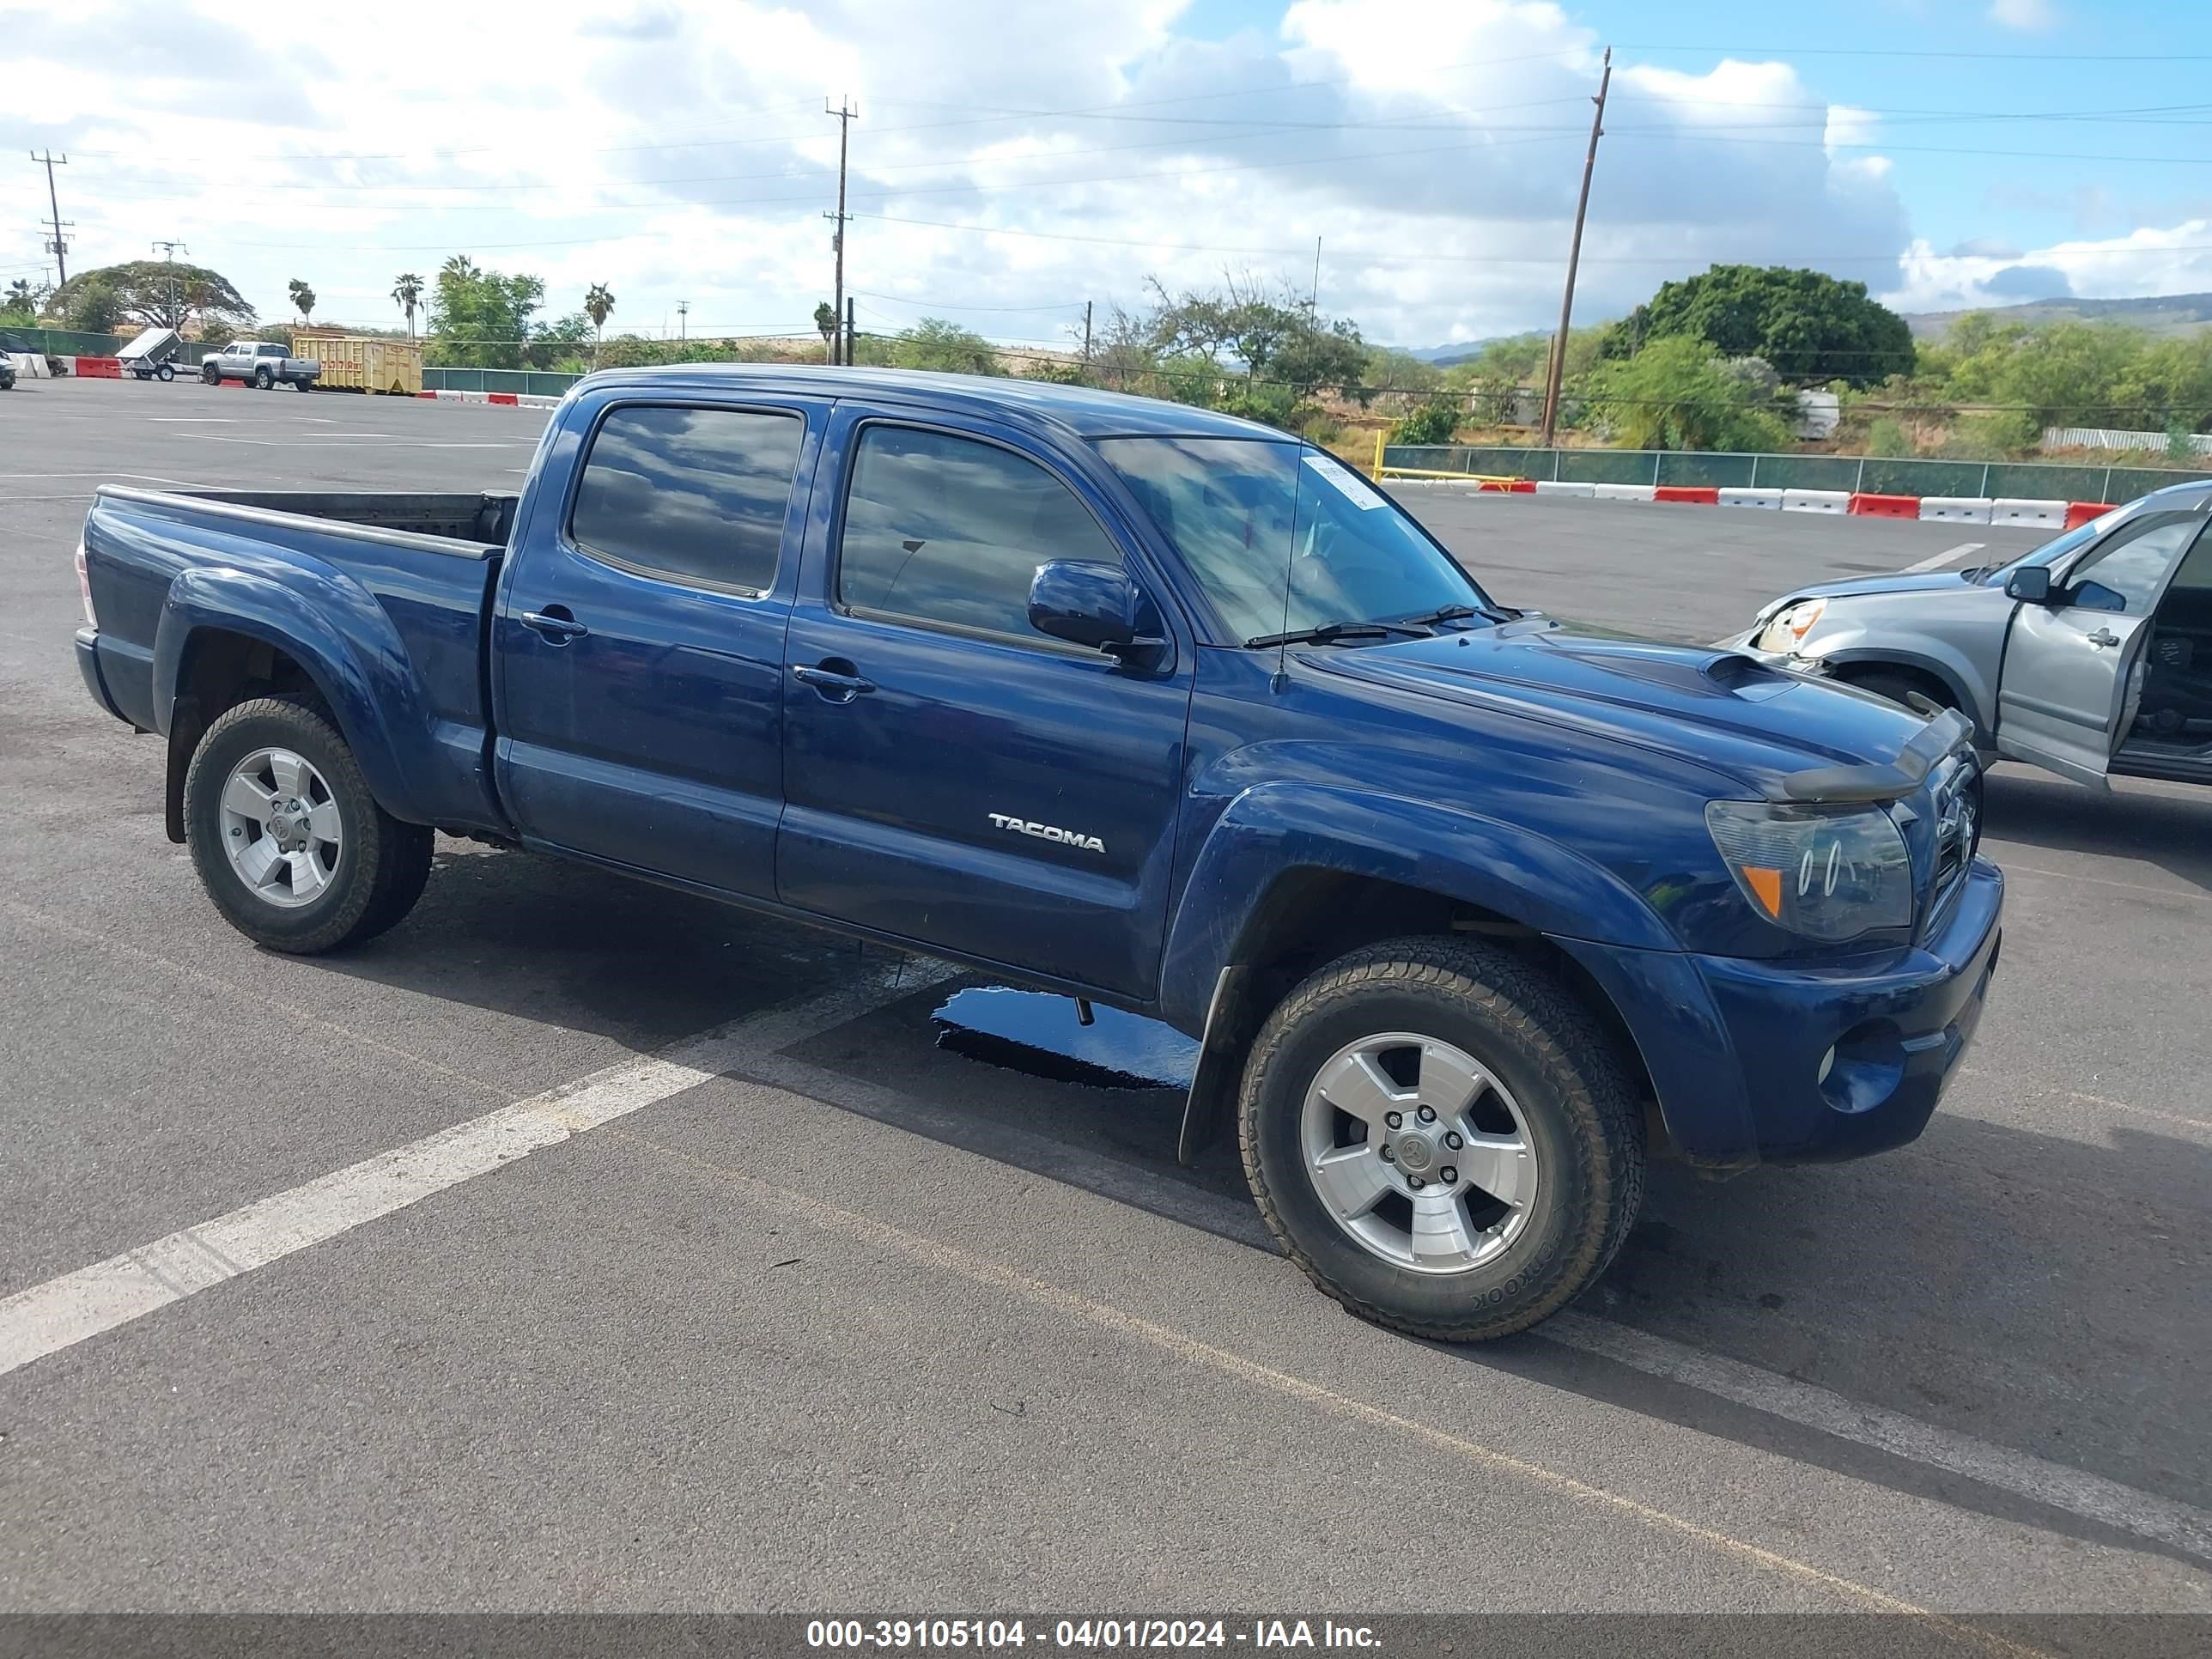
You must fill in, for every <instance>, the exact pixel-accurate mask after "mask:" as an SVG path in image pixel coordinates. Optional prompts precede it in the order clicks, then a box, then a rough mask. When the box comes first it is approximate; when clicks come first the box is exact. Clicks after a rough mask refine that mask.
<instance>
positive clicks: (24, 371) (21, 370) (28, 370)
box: [8, 351, 53, 380]
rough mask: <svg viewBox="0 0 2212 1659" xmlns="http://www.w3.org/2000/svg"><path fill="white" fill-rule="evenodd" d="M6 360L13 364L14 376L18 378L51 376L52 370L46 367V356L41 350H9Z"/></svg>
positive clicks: (42, 378)
mask: <svg viewBox="0 0 2212 1659" xmlns="http://www.w3.org/2000/svg"><path fill="white" fill-rule="evenodd" d="M8 361H9V362H11V363H13V364H15V378H16V379H17V380H51V379H52V378H53V374H52V370H50V369H49V368H47V367H46V353H44V352H43V351H11V352H9V354H8Z"/></svg>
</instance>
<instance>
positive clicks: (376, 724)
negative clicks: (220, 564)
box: [154, 567, 434, 823]
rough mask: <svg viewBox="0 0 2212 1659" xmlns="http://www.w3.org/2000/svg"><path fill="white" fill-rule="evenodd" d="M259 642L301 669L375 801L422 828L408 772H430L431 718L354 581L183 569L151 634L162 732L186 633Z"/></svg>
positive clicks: (386, 621) (373, 606)
mask: <svg viewBox="0 0 2212 1659" xmlns="http://www.w3.org/2000/svg"><path fill="white" fill-rule="evenodd" d="M210 630H219V631H221V632H223V633H228V634H235V635H242V636H244V637H245V638H247V639H252V640H258V641H261V642H262V643H264V644H265V645H268V646H270V647H273V648H274V649H276V650H277V651H281V652H283V653H284V654H285V655H286V656H288V657H289V658H291V659H293V660H294V661H295V662H296V663H298V664H299V665H300V666H301V670H302V671H304V672H305V673H306V674H307V678H308V679H309V680H310V681H312V682H313V684H314V688H315V690H316V691H317V692H318V693H319V695H320V696H321V697H322V700H323V702H324V703H325V705H326V706H327V707H328V708H329V709H330V711H331V718H332V719H333V720H336V721H337V727H338V730H339V732H340V733H341V734H343V737H344V738H345V740H346V744H347V746H348V747H349V748H350V749H351V750H353V751H354V756H355V758H356V759H357V760H358V761H359V762H360V763H361V769H362V772H363V773H364V774H365V775H367V777H368V783H369V788H370V789H371V790H372V791H373V792H374V794H375V796H376V800H377V804H378V805H380V806H382V807H383V808H384V810H385V811H387V812H389V813H391V814H392V817H396V818H401V819H404V820H405V821H407V822H409V823H425V822H427V821H428V820H427V819H426V818H424V817H422V814H421V813H420V811H418V810H417V802H416V797H415V791H414V789H413V788H412V787H411V786H410V783H409V781H408V780H409V778H410V775H413V776H421V775H434V774H433V773H432V772H431V771H430V767H431V763H432V756H433V753H434V750H433V738H432V736H431V730H430V720H429V717H428V712H427V710H426V709H425V708H424V707H423V704H422V697H421V696H420V695H419V693H418V691H417V690H416V683H415V674H414V668H413V665H412V664H411V663H410V661H409V659H408V656H407V651H406V647H405V646H404V644H403V643H402V642H401V640H400V637H399V632H398V629H396V628H394V627H393V626H392V619H391V618H390V617H387V616H386V615H385V613H384V610H383V607H382V606H380V605H378V604H377V602H376V600H375V599H374V596H373V595H371V594H370V593H369V592H368V589H366V588H364V587H362V586H361V585H360V584H359V583H358V582H355V581H351V580H347V579H345V578H344V577H343V576H337V577H335V579H333V578H332V577H319V579H318V580H316V582H315V586H314V591H313V593H312V594H310V593H307V592H302V591H301V590H300V589H298V588H295V587H292V586H288V585H287V584H285V583H284V582H282V581H279V580H276V579H275V578H273V577H272V576H270V575H269V574H266V573H264V572H261V571H255V570H240V569H237V568H212V567H210V568H200V569H192V570H187V571H185V572H183V573H181V574H179V576H178V577H177V579H176V580H174V581H173V582H172V583H171V584H170V585H169V592H168V599H167V603H166V604H165V605H164V606H163V607H162V611H161V622H160V623H159V624H158V625H157V627H156V629H155V635H154V716H155V722H156V724H157V725H158V726H159V727H160V729H161V732H163V733H164V734H165V735H166V734H167V732H169V730H170V727H171V726H172V725H173V714H174V710H175V706H176V703H177V701H178V692H179V681H180V678H181V676H182V674H183V671H184V667H185V661H186V659H187V658H188V655H189V653H190V651H191V642H192V639H193V636H194V635H197V634H200V633H203V632H206V631H210Z"/></svg>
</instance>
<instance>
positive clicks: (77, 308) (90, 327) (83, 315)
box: [60, 273, 124, 334]
mask: <svg viewBox="0 0 2212 1659" xmlns="http://www.w3.org/2000/svg"><path fill="white" fill-rule="evenodd" d="M94 275H95V277H96V276H97V273H94ZM66 286H67V287H68V288H69V289H70V290H71V291H70V294H69V295H68V298H67V299H66V300H64V301H63V302H62V304H61V307H60V309H61V313H62V324H63V326H64V327H66V328H72V329H75V330H76V331H78V332H79V333H82V334H105V333H106V332H107V331H109V330H111V329H112V328H113V327H114V326H115V325H116V324H118V323H119V322H121V321H122V320H123V318H124V309H123V297H122V295H119V294H118V293H117V292H116V291H115V289H114V288H113V287H112V285H111V284H109V283H103V282H100V281H97V280H93V281H88V282H86V283H82V284H80V283H76V281H75V279H74V278H72V279H71V281H70V283H68V284H67V285H66Z"/></svg>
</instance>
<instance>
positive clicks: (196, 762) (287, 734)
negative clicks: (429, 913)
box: [185, 696, 433, 956]
mask: <svg viewBox="0 0 2212 1659" xmlns="http://www.w3.org/2000/svg"><path fill="white" fill-rule="evenodd" d="M270 747H283V748H285V749H289V750H294V751H295V752H296V753H297V754H299V755H300V756H301V757H302V758H303V759H305V760H307V762H308V763H310V764H312V765H313V767H314V768H315V769H316V770H317V771H319V772H320V773H321V774H322V775H323V778H324V780H325V782H326V784H327V785H328V786H329V789H330V793H331V798H332V799H334V800H335V801H336V802H337V806H338V811H339V813H340V816H341V817H342V819H343V823H344V824H345V830H346V833H345V836H344V839H343V841H342V842H340V843H339V851H338V859H337V865H336V866H334V868H333V870H332V872H331V881H330V886H329V888H328V890H326V891H325V892H324V893H322V894H320V895H319V896H317V897H316V898H315V899H313V901H311V902H308V903H306V904H303V905H301V906H299V907H298V908H283V907H280V906H277V905H275V904H271V903H270V902H267V901H265V900H263V899H260V898H257V897H256V896H254V895H253V894H252V892H250V891H249V890H247V888H246V884H245V883H244V882H243V881H241V880H240V878H239V875H238V873H237V872H236V871H234V869H232V867H231V865H230V860H229V858H228V855H227V854H225V853H224V851H223V848H222V812H221V805H222V790H223V786H224V784H225V783H226V782H227V781H228V779H229V777H230V774H231V769H232V768H233V767H234V766H235V765H237V764H238V763H239V762H240V761H241V760H243V759H244V758H245V757H247V756H248V755H250V754H252V752H253V751H254V750H257V749H265V748H270ZM432 840H433V836H432V833H431V831H430V829H428V827H427V826H425V825H422V824H416V823H401V822H400V821H399V820H398V819H397V818H395V817H392V815H391V814H390V813H388V812H386V811H385V810H384V809H383V808H382V807H381V806H379V805H377V803H376V799H375V797H374V795H372V794H371V793H369V787H368V778H367V777H365V776H364V775H362V769H361V764H360V763H359V762H357V761H356V759H355V758H354V755H353V750H351V749H350V748H349V747H348V746H347V744H346V740H345V738H343V737H342V736H340V735H339V733H338V731H337V727H336V726H333V725H332V724H331V720H330V718H329V716H328V715H327V714H325V713H324V712H323V711H322V709H321V708H319V707H318V706H317V705H316V704H315V703H314V702H313V701H311V700H309V699H307V698H305V697H299V696H282V697H258V698H256V699H255V700H254V701H252V702H242V703H240V704H239V705H238V706H237V707H236V708H233V709H231V710H229V711H228V713H226V714H223V715H222V717H221V718H220V719H218V720H216V722H215V724H214V725H212V726H209V727H208V729H207V732H206V735H205V736H204V737H203V738H201V739H200V742H199V746H198V747H197V749H196V750H193V751H192V759H191V766H190V768H189V769H187V770H186V772H185V841H186V842H187V843H188V844H189V845H190V847H191V854H192V865H193V867H194V868H195V869H197V871H198V872H199V877H200V884H201V886H203V887H204V888H205V889H206V890H207V895H208V897H209V898H210V900H212V901H213V902H214V904H215V907H216V909H218V910H220V911H222V915H223V917H224V919H225V920H226V921H228V922H229V923H230V924H231V926H232V927H235V928H237V929H238V931H239V932H240V933H243V934H245V935H246V938H248V939H252V941H253V942H254V943H255V944H256V945H261V946H263V947H264V948H265V949H268V950H271V951H286V952H289V953H290V954H292V955H295V956H315V955H319V954H320V953H322V952H324V951H336V950H339V949H342V948H343V947H344V946H346V945H356V944H359V943H360V942H361V941H362V940H364V939H373V938H374V937H375V936H376V935H377V934H379V933H383V932H385V931H386V929H387V928H389V927H392V926H393V925H394V924H395V923H397V922H398V921H400V919H401V918H402V917H404V916H405V915H406V914H407V913H408V911H409V910H410V909H411V908H414V904H415V901H416V899H418V898H420V897H421V896H422V886H423V883H424V882H425V881H426V880H427V879H428V876H429V872H430V854H431V844H432Z"/></svg>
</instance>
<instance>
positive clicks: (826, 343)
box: [814, 300, 837, 357]
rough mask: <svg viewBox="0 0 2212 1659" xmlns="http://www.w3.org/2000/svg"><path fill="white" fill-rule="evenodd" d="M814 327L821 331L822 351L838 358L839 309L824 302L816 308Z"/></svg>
mask: <svg viewBox="0 0 2212 1659" xmlns="http://www.w3.org/2000/svg"><path fill="white" fill-rule="evenodd" d="M814 326H815V327H816V328H817V329H818V330H819V331H821V335H822V349H823V351H825V352H827V353H829V356H833V357H834V356H836V355H837V353H836V343H837V307H835V306H833V305H831V304H830V303H829V301H827V300H824V301H823V302H822V303H821V304H820V305H818V306H817V307H814Z"/></svg>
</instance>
